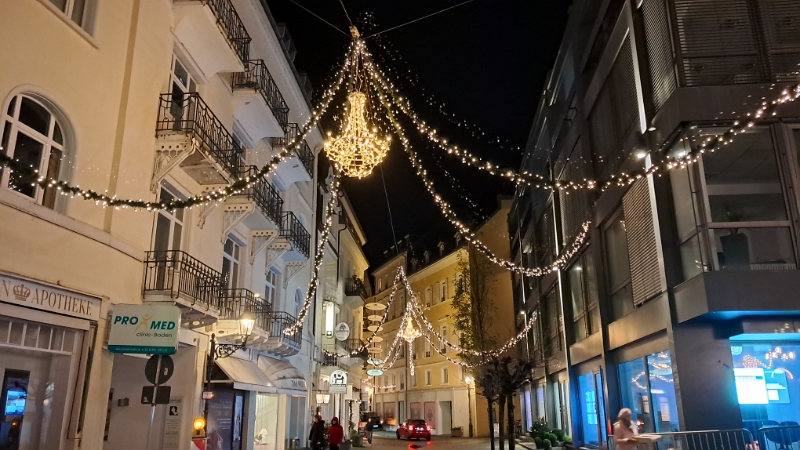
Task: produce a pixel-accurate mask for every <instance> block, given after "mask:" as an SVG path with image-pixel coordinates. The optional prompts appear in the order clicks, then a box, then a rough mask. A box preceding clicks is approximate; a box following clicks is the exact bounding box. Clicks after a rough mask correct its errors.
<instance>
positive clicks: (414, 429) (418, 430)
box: [396, 419, 431, 441]
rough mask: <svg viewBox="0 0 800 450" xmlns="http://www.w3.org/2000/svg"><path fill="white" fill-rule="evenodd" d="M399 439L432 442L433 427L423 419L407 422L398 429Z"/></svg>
mask: <svg viewBox="0 0 800 450" xmlns="http://www.w3.org/2000/svg"><path fill="white" fill-rule="evenodd" d="M396 434H397V439H407V440H409V441H410V440H411V439H423V438H424V439H425V440H426V441H430V440H431V426H430V425H428V424H426V423H425V421H424V420H422V419H414V420H407V421H406V423H404V424H402V425H401V426H400V427H399V428H398V429H397V433H396Z"/></svg>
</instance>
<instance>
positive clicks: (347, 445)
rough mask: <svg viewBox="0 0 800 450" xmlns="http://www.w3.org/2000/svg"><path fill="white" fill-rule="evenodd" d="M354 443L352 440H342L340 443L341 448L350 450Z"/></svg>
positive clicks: (341, 449) (340, 449)
mask: <svg viewBox="0 0 800 450" xmlns="http://www.w3.org/2000/svg"><path fill="white" fill-rule="evenodd" d="M351 446H352V444H351V443H350V442H342V443H341V444H339V450H350V448H351Z"/></svg>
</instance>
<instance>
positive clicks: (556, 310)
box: [542, 288, 562, 357]
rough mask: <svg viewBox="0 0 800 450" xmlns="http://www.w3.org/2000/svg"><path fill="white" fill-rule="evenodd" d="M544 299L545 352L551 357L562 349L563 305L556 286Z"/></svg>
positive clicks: (543, 328) (543, 327)
mask: <svg viewBox="0 0 800 450" xmlns="http://www.w3.org/2000/svg"><path fill="white" fill-rule="evenodd" d="M544 300H545V301H544V305H543V306H544V311H543V313H542V316H543V319H544V323H543V324H542V333H543V334H544V345H545V348H544V354H545V356H548V357H550V356H554V355H556V354H558V353H560V352H561V350H562V348H561V333H562V327H561V305H560V302H559V301H558V292H557V291H556V289H555V288H552V289H550V291H549V292H548V293H547V294H546V296H545V299H544Z"/></svg>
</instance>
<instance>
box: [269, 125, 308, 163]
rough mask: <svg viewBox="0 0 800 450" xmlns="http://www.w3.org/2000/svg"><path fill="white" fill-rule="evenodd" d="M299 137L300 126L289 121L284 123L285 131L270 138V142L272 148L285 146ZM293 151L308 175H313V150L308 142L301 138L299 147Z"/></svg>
mask: <svg viewBox="0 0 800 450" xmlns="http://www.w3.org/2000/svg"><path fill="white" fill-rule="evenodd" d="M299 138H300V126H299V125H297V124H296V123H290V124H287V125H286V133H285V134H284V135H283V136H279V137H273V138H270V144H271V145H272V147H273V148H276V147H286V146H287V145H289V144H291V143H292V142H295V141H296V140H297V139H299ZM295 152H296V153H297V157H298V158H299V159H300V162H301V163H302V164H303V167H304V168H305V169H306V172H308V175H309V176H313V175H314V152H313V151H312V150H311V147H309V145H308V142H306V141H305V140H303V141H302V142H301V143H300V144H299V147H298V148H296V149H295Z"/></svg>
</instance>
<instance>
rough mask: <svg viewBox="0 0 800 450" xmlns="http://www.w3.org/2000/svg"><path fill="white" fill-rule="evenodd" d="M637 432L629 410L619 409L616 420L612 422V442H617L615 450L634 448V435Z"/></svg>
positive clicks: (632, 449) (634, 449) (631, 449)
mask: <svg viewBox="0 0 800 450" xmlns="http://www.w3.org/2000/svg"><path fill="white" fill-rule="evenodd" d="M638 434H639V431H638V430H637V429H636V424H635V423H633V418H632V413H631V410H630V409H628V408H622V409H620V410H619V414H617V421H616V422H615V423H614V443H615V444H617V450H636V440H635V439H634V436H636V435H638Z"/></svg>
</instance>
